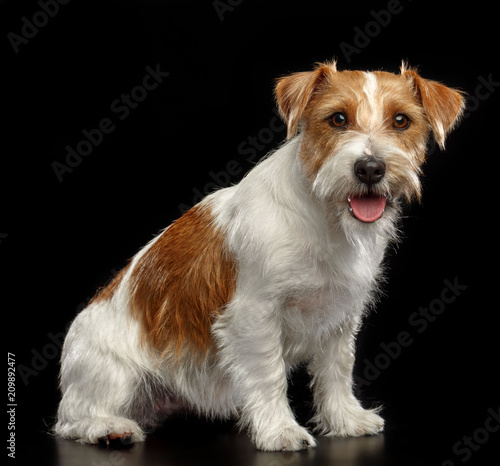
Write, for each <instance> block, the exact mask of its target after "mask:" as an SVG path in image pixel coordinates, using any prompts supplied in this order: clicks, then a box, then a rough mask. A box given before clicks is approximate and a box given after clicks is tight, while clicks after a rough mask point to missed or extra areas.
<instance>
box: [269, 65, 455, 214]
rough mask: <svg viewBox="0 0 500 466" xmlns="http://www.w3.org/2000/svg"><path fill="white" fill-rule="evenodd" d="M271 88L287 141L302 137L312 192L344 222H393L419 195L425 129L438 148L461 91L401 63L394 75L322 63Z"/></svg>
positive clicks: (451, 124) (302, 154)
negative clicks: (402, 201) (402, 207)
mask: <svg viewBox="0 0 500 466" xmlns="http://www.w3.org/2000/svg"><path fill="white" fill-rule="evenodd" d="M275 93H276V99H277V103H278V107H279V111H280V113H281V115H282V117H283V119H284V120H285V122H286V124H287V128H288V135H287V138H288V139H290V138H292V137H294V136H295V135H297V134H298V133H299V132H300V134H301V139H300V160H301V163H302V168H303V171H304V174H305V175H306V177H307V178H308V179H309V180H310V182H311V185H312V191H313V193H314V194H315V195H316V196H317V197H318V198H319V199H322V200H324V201H326V202H328V203H330V204H331V205H332V207H333V210H334V211H336V212H338V214H339V215H340V216H341V219H342V221H343V222H356V221H357V222H363V223H372V222H375V221H376V220H378V219H380V218H382V217H385V218H388V219H391V218H394V216H395V213H396V211H397V210H398V206H399V200H400V199H402V198H406V199H407V200H408V201H410V200H412V199H413V198H417V199H418V198H420V189H421V188H420V180H419V174H420V167H421V165H422V163H423V162H424V160H425V150H426V144H427V139H428V137H429V135H430V132H431V131H432V133H433V134H434V138H435V140H436V142H437V143H438V144H439V146H440V147H441V148H443V147H444V144H445V139H446V136H447V134H448V133H449V131H451V129H452V128H453V127H454V125H455V124H456V122H457V121H458V119H459V117H460V115H461V114H462V112H463V109H464V98H463V97H462V94H461V92H459V91H457V90H454V89H450V88H448V87H446V86H444V85H442V84H440V83H438V82H435V81H430V80H427V79H424V78H422V77H420V76H419V75H418V74H417V72H416V71H414V70H412V69H408V68H407V67H406V66H405V65H404V64H403V66H402V67H401V72H400V74H393V73H388V72H384V71H375V72H362V71H337V67H336V63H335V62H332V63H322V64H319V65H318V66H317V67H316V68H315V69H314V70H313V71H310V72H302V73H294V74H292V75H290V76H286V77H284V78H281V79H279V80H278V82H277V85H276V90H275Z"/></svg>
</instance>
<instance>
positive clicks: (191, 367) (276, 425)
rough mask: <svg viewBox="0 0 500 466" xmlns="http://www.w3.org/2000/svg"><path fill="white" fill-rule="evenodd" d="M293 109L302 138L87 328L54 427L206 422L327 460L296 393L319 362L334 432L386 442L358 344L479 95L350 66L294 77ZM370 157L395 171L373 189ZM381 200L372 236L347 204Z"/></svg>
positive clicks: (148, 264) (279, 91)
mask: <svg viewBox="0 0 500 466" xmlns="http://www.w3.org/2000/svg"><path fill="white" fill-rule="evenodd" d="M276 95H277V101H278V106H279V109H280V112H281V114H282V116H283V118H284V119H285V121H286V122H287V124H288V131H289V134H288V138H289V141H288V142H286V143H285V144H284V145H282V146H281V147H280V148H279V149H277V150H276V151H275V152H274V153H272V154H270V155H269V156H268V157H267V158H265V159H264V160H263V161H261V162H260V163H259V164H258V165H257V166H256V167H255V168H254V169H253V170H251V171H250V172H249V173H248V174H247V176H246V177H245V178H244V179H243V180H242V181H241V182H240V183H239V184H238V185H236V186H232V187H230V188H226V189H221V190H219V191H216V192H215V193H213V194H211V195H209V196H207V197H206V198H205V199H204V200H203V201H202V202H201V203H200V204H199V205H197V206H195V208H193V210H192V211H190V213H188V214H187V216H185V217H183V218H182V219H181V220H179V221H178V222H179V223H177V222H176V223H174V226H173V227H171V228H168V229H166V230H165V231H164V232H163V233H162V234H161V235H159V236H158V237H157V238H155V239H154V240H153V241H152V242H151V243H150V244H148V245H147V246H146V247H145V248H144V249H143V250H142V251H140V252H139V253H138V254H137V255H136V257H135V258H134V259H133V260H132V261H131V263H130V264H129V265H128V266H127V268H126V269H124V271H122V273H121V274H120V275H119V276H118V277H117V278H116V279H115V280H114V281H113V282H112V283H111V284H110V285H109V286H108V287H107V288H106V289H104V290H103V291H102V292H101V294H99V295H98V296H97V297H96V298H95V299H94V300H93V301H92V302H91V303H90V304H89V306H88V307H87V308H86V309H85V310H84V311H83V312H82V313H81V314H80V315H78V316H77V318H76V319H75V321H74V322H73V324H72V326H71V328H70V330H69V333H68V336H67V338H66V341H65V344H64V349H63V356H62V366H61V390H62V393H63V398H62V400H61V404H60V406H59V412H58V422H57V424H56V426H55V431H56V432H57V433H58V434H59V435H61V436H62V437H67V438H75V439H77V440H79V441H82V442H90V443H95V442H97V441H98V439H100V438H102V437H106V436H112V437H114V436H124V437H125V436H128V435H132V440H133V441H141V440H144V437H145V436H144V433H143V427H144V426H147V425H152V424H154V423H155V422H156V421H157V420H158V419H161V418H163V417H165V416H168V415H169V414H171V413H172V412H175V411H176V410H178V409H190V410H194V411H197V412H199V413H201V414H204V415H207V416H214V417H215V416H217V417H231V416H236V417H238V418H239V423H240V425H241V426H242V427H245V428H248V429H249V431H250V433H251V437H252V440H253V442H254V443H255V445H256V446H257V448H259V449H262V450H282V449H285V450H298V449H301V448H304V447H305V446H307V445H309V446H314V445H315V440H314V438H313V437H312V435H311V434H310V433H309V432H308V431H307V430H306V429H305V428H303V427H301V426H300V425H299V424H298V423H297V421H296V419H295V418H294V415H293V413H292V411H291V409H290V406H289V404H288V400H287V396H286V393H287V376H288V374H289V372H290V370H291V369H292V368H293V367H295V366H297V365H298V364H302V363H307V364H308V370H309V372H310V374H311V380H312V382H311V385H312V388H313V392H314V403H315V408H316V414H315V416H314V418H313V419H312V421H313V423H314V424H315V425H316V426H317V430H318V432H319V433H322V434H325V435H340V436H350V435H364V434H375V433H377V432H379V431H380V430H381V429H382V428H383V424H384V421H383V420H382V418H381V417H380V416H379V415H378V414H377V410H365V409H363V407H362V406H361V405H360V403H359V402H358V400H357V399H356V398H355V397H354V394H353V390H352V369H353V364H354V350H355V337H356V333H357V332H358V330H359V327H360V322H361V319H362V315H363V312H364V311H365V310H366V309H367V307H368V305H369V304H370V303H372V302H373V299H374V296H375V294H376V292H377V283H378V281H379V279H380V275H381V273H382V270H381V263H382V259H383V257H384V252H385V250H386V247H387V245H388V243H389V242H390V241H391V240H393V239H395V237H396V232H397V228H396V224H397V219H398V216H399V214H400V210H401V207H400V203H401V200H403V199H406V200H408V201H409V200H411V199H413V198H419V196H420V182H419V178H418V175H419V173H420V166H421V164H422V162H423V161H424V150H425V143H426V141H427V138H428V135H429V132H430V131H431V130H432V131H434V132H435V133H436V132H437V137H438V140H439V143H440V144H444V136H445V135H446V133H447V132H448V130H449V129H450V128H451V127H452V126H453V125H454V124H455V122H456V120H457V118H458V117H459V115H460V113H461V111H462V108H463V99H462V97H461V96H460V94H459V93H458V92H457V91H454V90H451V89H448V88H445V87H444V86H443V85H441V84H438V83H434V82H432V81H427V80H424V79H423V78H421V77H420V76H418V75H417V74H416V73H415V72H414V71H413V70H409V69H407V68H406V67H403V68H402V73H401V74H400V75H392V74H389V73H383V72H375V73H362V72H348V71H345V72H339V71H337V69H336V65H335V63H327V64H322V65H319V66H318V67H317V68H316V69H315V70H313V71H311V72H307V73H297V74H294V75H291V76H289V77H285V78H283V79H281V80H280V81H279V82H278V84H277V87H276ZM433 95H435V96H438V101H434V100H432V96H433ZM338 111H342V112H345V113H346V115H347V116H348V119H349V126H347V127H346V128H343V129H341V130H339V129H337V128H333V127H332V126H331V125H330V124H329V122H328V120H329V116H331V115H332V114H333V113H334V112H338ZM396 113H405V114H407V115H408V116H409V117H410V120H411V126H410V127H409V128H408V129H407V130H406V131H405V132H400V131H398V130H396V129H394V127H393V126H392V125H391V122H392V118H394V115H395V114H396ZM360 157H368V158H370V157H371V158H377V159H379V160H383V161H384V163H385V165H386V167H387V168H386V173H385V175H384V177H383V179H382V180H381V181H380V182H379V183H377V184H375V185H373V186H371V187H370V188H369V187H368V186H367V185H366V184H364V183H362V182H360V180H358V179H357V178H356V176H355V173H354V170H353V165H354V164H355V163H356V160H358V159H359V158H360ZM369 189H370V192H375V193H376V194H378V195H382V194H383V195H387V206H386V209H385V212H384V213H383V215H382V217H381V218H380V219H378V220H377V221H376V222H374V223H363V222H361V221H359V220H358V219H356V218H353V216H352V215H351V213H350V212H349V204H348V197H349V196H350V195H360V194H363V193H366V192H367V191H368V190H369ZM201 258H203V259H204V260H203V261H202V260H201ZM214 303H215V304H214ZM207 332H208V333H207Z"/></svg>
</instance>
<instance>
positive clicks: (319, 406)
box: [309, 316, 384, 437]
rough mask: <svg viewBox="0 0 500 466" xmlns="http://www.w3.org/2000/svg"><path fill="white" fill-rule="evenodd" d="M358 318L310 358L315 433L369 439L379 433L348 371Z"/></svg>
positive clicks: (374, 413) (373, 412)
mask: <svg viewBox="0 0 500 466" xmlns="http://www.w3.org/2000/svg"><path fill="white" fill-rule="evenodd" d="M359 321H360V318H359V317H357V316H356V317H353V318H352V319H351V320H350V321H349V322H347V323H346V324H344V325H343V326H342V327H339V328H338V329H337V331H336V332H334V334H333V335H332V336H331V337H330V340H329V341H328V342H327V343H325V344H324V346H322V348H321V351H318V352H317V353H316V354H315V355H314V356H313V358H312V360H311V362H310V365H309V372H310V374H311V375H312V386H313V391H314V404H315V408H316V415H315V416H314V418H313V419H312V421H313V422H314V423H315V424H316V426H317V430H318V432H319V433H321V434H324V435H337V436H341V437H348V436H360V435H373V434H376V433H378V432H380V431H382V430H383V427H384V420H383V419H382V418H381V417H380V416H379V415H378V414H377V411H378V410H376V409H364V408H363V407H362V406H361V404H360V403H359V401H358V400H357V399H356V397H355V396H354V393H353V381H352V371H353V366H354V353H355V342H356V334H357V331H358V328H359Z"/></svg>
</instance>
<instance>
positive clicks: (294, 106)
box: [274, 61, 337, 139]
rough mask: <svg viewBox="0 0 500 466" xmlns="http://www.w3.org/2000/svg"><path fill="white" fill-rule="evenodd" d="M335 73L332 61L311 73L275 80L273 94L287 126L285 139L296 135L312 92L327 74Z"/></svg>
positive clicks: (296, 74)
mask: <svg viewBox="0 0 500 466" xmlns="http://www.w3.org/2000/svg"><path fill="white" fill-rule="evenodd" d="M336 71H337V68H336V62H335V61H333V62H331V63H320V64H318V66H317V67H316V68H315V69H314V70H313V71H304V72H300V73H293V74H291V75H289V76H285V77H283V78H278V79H277V83H276V87H275V89H274V94H275V97H276V102H277V104H278V110H279V112H280V115H281V117H282V118H283V121H284V122H285V123H286V125H287V136H286V138H287V139H290V138H292V137H293V136H295V135H296V134H297V132H298V130H299V122H300V119H301V117H302V114H303V112H304V109H305V108H306V106H307V104H308V102H309V101H310V99H311V97H312V95H313V93H314V90H315V89H316V88H317V87H318V85H319V84H320V83H321V81H322V80H323V79H324V78H325V76H326V75H327V73H335V72H336Z"/></svg>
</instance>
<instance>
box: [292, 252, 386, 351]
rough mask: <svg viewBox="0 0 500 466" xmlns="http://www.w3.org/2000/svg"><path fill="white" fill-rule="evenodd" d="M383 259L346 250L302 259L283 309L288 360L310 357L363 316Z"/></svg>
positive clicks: (374, 287) (370, 253)
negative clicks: (348, 323)
mask: <svg viewBox="0 0 500 466" xmlns="http://www.w3.org/2000/svg"><path fill="white" fill-rule="evenodd" d="M382 256H383V250H381V251H378V252H377V256H375V252H374V251H373V250H372V251H366V250H365V251H359V250H358V251H356V250H354V249H349V248H344V249H343V250H342V251H339V250H338V249H337V250H332V251H330V254H329V255H325V254H323V255H322V256H321V257H319V256H317V255H316V256H311V255H310V254H309V255H308V257H307V258H306V257H305V256H304V257H303V258H302V261H301V263H300V264H301V265H300V267H298V268H297V270H296V273H295V280H296V283H295V286H294V287H291V288H290V290H289V294H288V296H287V297H286V299H285V306H284V310H283V333H284V335H285V340H284V341H285V353H287V354H288V355H289V359H290V360H292V361H298V360H302V359H305V358H307V357H308V356H309V355H310V353H311V352H312V351H314V347H315V346H316V345H317V344H318V343H320V341H321V340H322V338H323V337H328V335H329V334H331V333H332V332H333V331H335V330H336V329H337V328H338V327H339V326H341V325H342V324H343V323H344V322H345V321H346V320H350V319H351V318H353V317H354V318H356V317H359V315H360V314H361V313H362V312H363V310H364V309H365V308H366V306H367V305H368V303H370V301H371V300H372V298H373V295H374V293H373V292H374V290H375V289H376V287H377V278H378V275H379V271H380V262H381V259H382Z"/></svg>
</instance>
